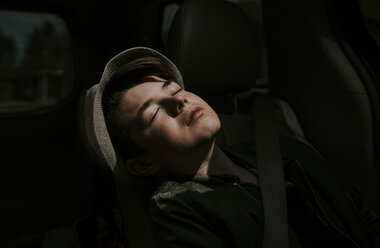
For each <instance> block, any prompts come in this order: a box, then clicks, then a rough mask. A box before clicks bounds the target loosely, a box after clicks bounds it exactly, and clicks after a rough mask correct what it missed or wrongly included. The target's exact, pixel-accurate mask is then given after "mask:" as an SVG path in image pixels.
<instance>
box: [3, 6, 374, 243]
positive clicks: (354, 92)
mask: <svg viewBox="0 0 380 248" xmlns="http://www.w3.org/2000/svg"><path fill="white" fill-rule="evenodd" d="M376 10H377V11H376ZM379 24H380V4H379V3H377V2H376V1H375V0H345V1H343V0H330V1H327V0H303V1H301V0H296V1H280V0H209V1H202V0H181V1H172V0H142V1H135V0H126V1H122V2H121V1H116V0H110V1H107V2H101V1H100V2H96V1H95V2H94V1H88V0H83V1H74V0H39V1H35V0H31V1H30V0H29V1H26V0H13V1H10V0H4V1H2V2H1V3H0V54H1V55H0V72H1V73H0V125H1V129H0V130H1V131H0V132H1V133H0V137H1V138H0V140H1V142H0V146H1V159H2V163H1V164H2V171H1V173H0V177H1V180H0V181H1V186H2V187H1V196H2V197H1V199H0V208H1V220H2V222H1V233H2V235H1V236H0V237H1V240H0V246H1V247H12V248H15V247H81V246H82V247H96V246H95V245H93V243H91V242H95V232H96V224H95V222H94V216H96V214H97V213H101V212H104V211H107V210H109V209H111V208H114V207H119V206H121V211H122V214H123V217H124V225H125V226H124V228H125V230H126V239H127V243H128V244H129V246H130V247H133V248H134V247H136V248H138V247H141V248H143V247H154V242H153V234H152V230H151V228H150V223H149V220H148V218H147V214H146V213H147V212H146V208H147V202H148V199H149V194H150V193H151V191H150V190H151V189H150V187H149V185H148V184H142V185H137V186H136V184H135V181H134V179H133V178H131V177H129V176H127V175H125V174H122V175H118V177H116V178H115V177H114V175H113V174H112V173H111V171H110V170H109V169H108V168H107V167H106V166H105V163H104V161H102V159H101V158H100V157H99V156H98V155H97V154H96V153H95V152H94V151H93V150H92V148H91V147H90V146H89V144H88V140H87V138H88V137H87V136H86V128H87V127H86V125H85V124H84V111H85V108H84V96H85V94H86V91H87V89H89V88H90V87H91V86H92V85H94V84H96V83H98V82H99V80H100V77H101V75H102V72H103V70H104V66H105V64H106V63H107V61H108V60H109V59H110V58H112V57H113V56H114V55H116V54H117V53H119V52H121V51H123V50H125V49H128V48H131V47H135V46H146V47H150V48H153V49H156V50H157V51H159V52H161V53H163V54H164V55H166V56H167V57H168V58H170V59H171V60H172V61H173V62H174V63H175V64H176V65H177V67H178V68H179V70H180V71H181V73H182V76H183V79H184V82H185V88H186V90H189V91H192V92H194V93H196V94H198V95H199V96H201V97H202V98H203V99H205V100H206V101H207V102H208V103H209V104H210V105H211V106H212V107H213V108H214V109H215V110H216V112H217V113H218V115H219V117H220V119H221V122H222V129H221V131H220V133H219V134H218V136H217V143H218V144H219V145H220V146H233V145H234V144H237V143H239V142H241V141H244V140H248V139H254V138H255V133H254V128H253V127H254V125H255V124H254V121H255V120H254V118H253V115H252V113H251V106H250V104H247V103H250V102H251V98H252V95H253V94H260V95H267V96H270V97H271V98H272V99H273V103H274V107H275V115H276V127H277V131H278V133H279V135H280V136H288V137H292V138H294V139H297V140H299V141H301V142H302V143H303V144H305V145H306V146H309V147H312V149H314V150H315V151H316V152H317V153H318V154H320V155H321V156H322V157H323V158H324V159H325V160H326V161H327V163H328V165H329V166H330V167H331V169H332V170H333V171H335V172H337V173H339V174H340V175H341V176H342V178H343V180H344V181H345V183H347V184H349V185H353V186H355V187H358V188H359V189H360V190H361V192H362V194H363V195H364V197H365V199H366V202H367V204H368V207H369V208H370V209H372V210H373V211H374V212H375V213H378V214H380V81H379V79H380V69H379V68H380V25H379Z"/></svg>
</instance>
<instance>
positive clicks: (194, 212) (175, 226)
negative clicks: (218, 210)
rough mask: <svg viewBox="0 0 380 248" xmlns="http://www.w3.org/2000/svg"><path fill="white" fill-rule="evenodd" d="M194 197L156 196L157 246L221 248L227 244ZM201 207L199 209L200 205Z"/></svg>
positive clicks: (152, 205) (153, 215)
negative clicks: (195, 202)
mask: <svg viewBox="0 0 380 248" xmlns="http://www.w3.org/2000/svg"><path fill="white" fill-rule="evenodd" d="M195 205H198V207H195V206H194V204H192V202H191V198H190V197H186V196H183V195H181V196H178V195H177V196H175V197H172V196H167V195H166V196H165V195H160V196H155V197H154V198H153V199H152V200H151V203H150V213H151V218H152V225H153V231H154V235H155V240H156V246H157V248H185V247H186V248H195V247H197V248H221V247H226V244H225V243H224V241H223V240H222V238H221V237H219V235H218V234H217V233H215V231H214V230H215V229H216V228H215V227H214V228H213V226H212V224H211V223H210V221H209V220H208V217H207V213H204V211H203V213H202V210H201V209H198V208H199V204H195ZM196 208H197V209H196Z"/></svg>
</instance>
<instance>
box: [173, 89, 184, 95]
mask: <svg viewBox="0 0 380 248" xmlns="http://www.w3.org/2000/svg"><path fill="white" fill-rule="evenodd" d="M181 90H182V88H180V89H179V90H177V91H176V92H174V93H173V94H172V96H174V95H175V94H177V93H178V92H180V91H181Z"/></svg>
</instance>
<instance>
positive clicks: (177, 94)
mask: <svg viewBox="0 0 380 248" xmlns="http://www.w3.org/2000/svg"><path fill="white" fill-rule="evenodd" d="M87 99H88V101H89V102H92V103H93V104H94V113H92V112H91V111H90V112H89V113H88V114H89V115H90V119H91V121H90V122H91V124H92V125H94V130H95V139H91V133H89V136H90V142H91V143H92V145H93V147H94V148H95V149H96V150H97V151H98V153H99V154H100V155H101V156H103V158H105V160H106V161H107V163H108V165H109V166H110V168H111V169H112V170H115V164H116V163H117V161H122V164H123V166H125V167H126V168H127V170H128V172H129V173H130V174H132V175H134V176H137V177H144V178H147V177H148V178H152V179H154V180H155V181H157V189H156V191H155V193H154V194H153V196H152V198H151V201H150V207H149V210H150V217H151V220H152V223H153V229H154V232H155V241H156V245H157V247H211V248H212V247H261V246H262V243H261V242H262V232H263V225H264V215H263V208H262V204H261V196H260V189H259V187H258V185H259V184H258V178H257V175H256V174H255V172H254V170H252V168H253V167H254V162H252V161H251V160H245V159H244V156H243V155H242V154H243V153H246V152H247V151H250V152H251V154H254V151H253V150H252V147H253V146H252V145H251V144H244V146H241V147H244V148H242V149H240V150H239V149H238V150H235V151H233V152H231V151H230V150H228V149H225V150H222V149H220V148H219V147H218V146H217V145H216V144H215V136H216V134H217V132H218V130H219V128H220V125H221V124H220V120H219V118H218V116H217V114H216V113H215V111H214V110H213V109H212V108H211V107H210V106H209V105H208V104H207V103H206V102H205V101H203V100H202V99H201V98H200V97H198V96H197V95H195V94H193V93H191V92H188V91H185V89H184V85H183V82H182V77H181V74H180V72H179V71H178V69H177V68H176V66H175V65H174V64H173V63H172V62H171V61H170V60H168V59H167V58H166V57H165V56H163V55H162V54H160V53H158V52H157V51H154V50H152V49H149V48H141V47H140V48H132V49H128V50H126V51H124V52H122V53H120V54H118V55H117V56H115V57H114V58H113V59H111V61H110V62H109V63H108V64H107V65H106V68H105V71H104V74H103V76H102V79H101V82H100V84H99V85H96V86H93V87H92V88H91V89H90V91H89V92H88V94H87ZM89 132H90V131H89ZM284 151H285V153H284V156H285V157H286V161H284V162H285V163H284V169H285V174H286V179H287V197H288V218H289V226H290V228H289V247H378V246H380V243H379V237H380V224H379V223H380V221H379V218H378V217H376V216H374V215H373V214H372V213H370V212H368V211H367V210H366V209H365V207H364V205H363V204H362V203H361V201H360V195H359V194H358V193H357V191H355V190H347V189H346V188H345V186H344V185H343V184H342V183H341V182H340V180H339V179H338V177H336V176H334V175H333V174H332V173H330V171H328V170H327V169H326V168H325V167H324V166H323V165H322V166H321V165H320V163H318V161H316V160H318V158H317V159H315V158H310V157H309V155H308V154H307V152H305V153H304V154H301V155H300V156H297V157H294V156H293V155H292V154H291V152H290V153H287V152H286V149H284ZM119 156H120V158H119ZM252 156H253V155H252Z"/></svg>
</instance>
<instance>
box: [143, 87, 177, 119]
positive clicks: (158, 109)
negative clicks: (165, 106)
mask: <svg viewBox="0 0 380 248" xmlns="http://www.w3.org/2000/svg"><path fill="white" fill-rule="evenodd" d="M181 90H182V88H179V89H178V90H176V91H175V92H174V93H173V94H172V96H174V95H176V94H177V93H179V92H180V91H181ZM158 111H160V108H159V107H158V108H157V110H156V112H155V113H154V115H153V116H152V119H151V120H150V122H149V126H150V125H151V124H152V122H153V121H154V118H155V117H156V115H157V114H158Z"/></svg>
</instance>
